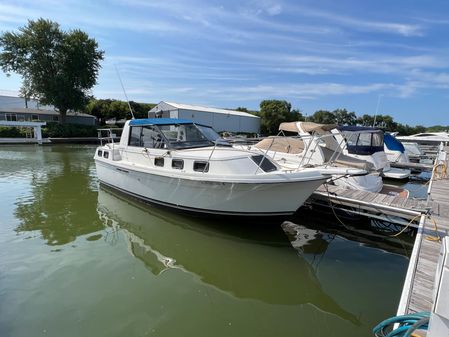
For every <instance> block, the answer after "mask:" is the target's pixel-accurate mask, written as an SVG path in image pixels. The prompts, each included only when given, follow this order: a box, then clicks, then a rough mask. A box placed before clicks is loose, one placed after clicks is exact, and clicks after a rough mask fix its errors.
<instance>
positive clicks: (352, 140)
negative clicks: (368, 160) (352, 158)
mask: <svg viewBox="0 0 449 337" xmlns="http://www.w3.org/2000/svg"><path fill="white" fill-rule="evenodd" d="M337 129H338V130H339V131H340V132H341V134H342V135H343V136H344V137H345V140H346V144H347V149H348V153H349V154H356V155H361V156H371V155H373V154H374V153H376V152H383V151H384V132H383V131H382V130H380V129H377V128H371V127H363V126H339V127H338V128H337Z"/></svg>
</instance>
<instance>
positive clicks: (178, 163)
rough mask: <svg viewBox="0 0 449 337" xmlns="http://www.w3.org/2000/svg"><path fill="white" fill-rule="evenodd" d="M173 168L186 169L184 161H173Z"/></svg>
mask: <svg viewBox="0 0 449 337" xmlns="http://www.w3.org/2000/svg"><path fill="white" fill-rule="evenodd" d="M171 167H172V168H174V169H177V170H182V169H183V168H184V160H182V159H173V160H172V161H171Z"/></svg>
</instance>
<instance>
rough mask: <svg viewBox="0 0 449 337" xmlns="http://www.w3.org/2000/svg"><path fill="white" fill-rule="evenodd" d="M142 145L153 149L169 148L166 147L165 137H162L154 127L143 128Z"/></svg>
mask: <svg viewBox="0 0 449 337" xmlns="http://www.w3.org/2000/svg"><path fill="white" fill-rule="evenodd" d="M141 144H142V145H141V146H144V147H149V148H153V149H164V148H166V147H167V146H166V145H165V141H164V137H162V135H161V133H160V132H159V130H158V129H156V127H154V126H152V125H146V126H143V127H142V136H141Z"/></svg>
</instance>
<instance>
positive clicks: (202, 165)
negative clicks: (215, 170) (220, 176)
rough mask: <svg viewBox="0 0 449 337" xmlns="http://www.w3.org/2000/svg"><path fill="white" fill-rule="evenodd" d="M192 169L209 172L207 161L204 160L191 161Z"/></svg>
mask: <svg viewBox="0 0 449 337" xmlns="http://www.w3.org/2000/svg"><path fill="white" fill-rule="evenodd" d="M193 170H194V171H196V172H209V163H208V162H205V161H196V162H194V163H193Z"/></svg>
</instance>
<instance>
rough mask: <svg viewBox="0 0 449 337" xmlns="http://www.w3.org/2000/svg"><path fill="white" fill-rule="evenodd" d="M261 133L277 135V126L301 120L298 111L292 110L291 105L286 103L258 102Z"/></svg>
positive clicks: (276, 101)
mask: <svg viewBox="0 0 449 337" xmlns="http://www.w3.org/2000/svg"><path fill="white" fill-rule="evenodd" d="M259 116H260V118H261V132H262V133H263V134H268V135H275V134H277V133H278V130H279V124H281V123H282V122H293V121H299V120H303V117H302V114H301V113H300V112H299V110H292V105H291V104H290V103H289V102H287V101H281V100H275V99H271V100H263V101H262V102H260V112H259Z"/></svg>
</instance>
